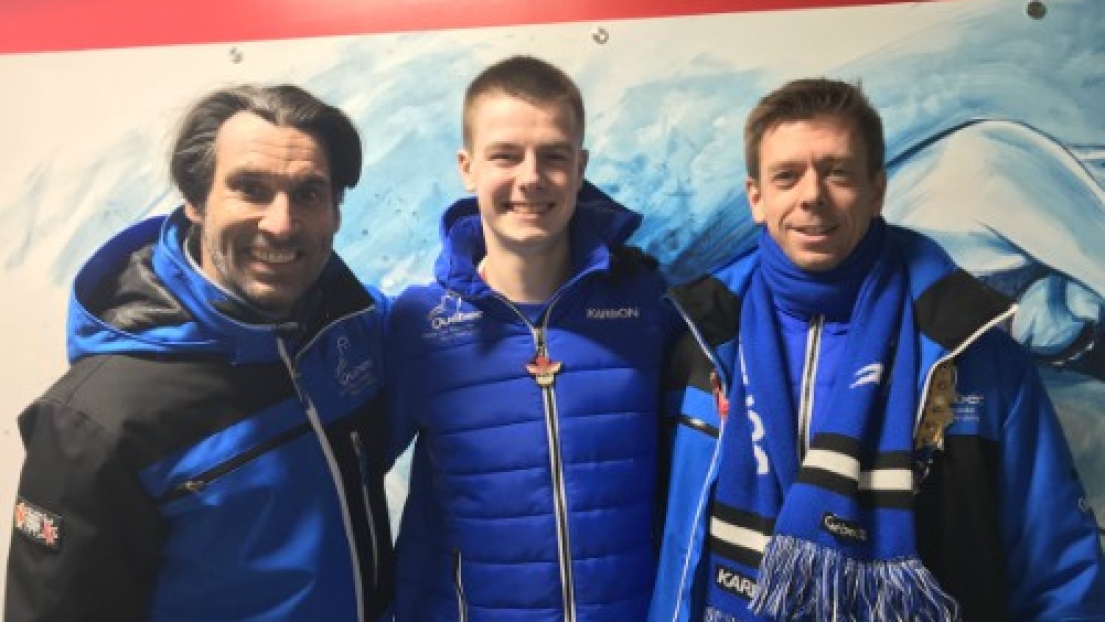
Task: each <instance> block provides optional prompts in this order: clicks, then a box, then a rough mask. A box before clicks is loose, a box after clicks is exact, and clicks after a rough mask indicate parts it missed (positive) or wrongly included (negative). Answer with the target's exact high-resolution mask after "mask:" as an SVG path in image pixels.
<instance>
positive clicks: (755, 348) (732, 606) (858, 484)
mask: <svg viewBox="0 0 1105 622" xmlns="http://www.w3.org/2000/svg"><path fill="white" fill-rule="evenodd" d="M760 249H761V253H760V257H761V258H760V261H761V266H760V268H761V269H760V270H757V273H756V274H755V275H754V276H753V278H752V281H751V283H750V288H749V291H748V293H747V296H746V297H745V298H744V301H743V304H742V308H741V323H740V345H739V348H738V352H739V354H738V358H739V361H738V364H739V368H740V371H741V373H740V377H739V378H735V379H733V381H732V384H733V387H732V389H731V391H730V396H731V397H730V404H731V407H732V410H731V412H730V414H729V421H728V423H727V424H726V428H725V431H724V435H723V437H722V441H721V442H722V449H721V451H722V454H721V463H720V470H719V475H718V481H717V486H716V489H715V494H714V504H713V507H712V511H711V522H710V541H709V550H710V567H709V572H710V577H709V578H710V581H709V583H708V586H709V587H708V588H707V593H706V613H705V619H706V620H708V621H711V622H724V621H728V620H817V621H829V620H833V621H845V620H856V621H860V620H863V621H867V620H871V621H880V622H887V621H898V620H901V621H910V622H913V621H922V622H928V621H932V622H936V621H945V620H955V619H956V618H957V611H956V609H957V607H956V603H955V601H954V600H952V599H951V598H950V597H949V596H948V595H947V594H945V593H944V592H943V591H942V590H941V589H940V587H939V586H938V585H937V584H936V581H935V579H934V578H933V577H932V575H931V574H930V572H929V571H928V570H927V569H926V568H925V567H924V566H923V565H922V564H921V561H920V559H919V557H918V554H917V550H916V543H915V540H914V524H913V513H912V510H911V507H912V502H913V471H912V463H913V461H912V446H913V442H912V434H913V427H914V417H915V413H916V412H917V406H918V404H917V400H918V395H917V389H916V377H917V369H918V353H917V339H918V336H917V335H916V334H915V329H914V322H913V315H912V307H911V305H910V300H909V296H907V283H906V278H905V272H904V268H903V266H902V261H901V259H900V258H899V257H898V255H897V253H896V252H895V250H894V249H893V248H892V247H891V245H890V244H888V243H887V234H886V225H885V222H884V221H882V220H881V219H880V220H876V221H874V222H873V223H872V227H871V230H870V231H869V232H868V234H867V236H866V237H865V238H864V240H863V241H862V242H861V244H860V246H859V247H858V248H857V249H856V251H855V252H854V253H853V254H852V256H850V257H849V259H848V260H847V261H846V262H845V263H844V264H843V265H842V266H841V267H839V268H836V269H834V270H832V271H828V272H824V273H808V272H803V271H801V270H800V269H798V268H797V267H796V266H794V265H793V264H792V263H791V262H790V261H789V260H788V259H787V258H786V256H785V255H784V254H783V252H782V250H781V249H779V247H778V246H777V245H776V244H775V243H774V242H773V241H772V240H771V238H770V236H768V235H766V234H765V235H762V236H761V240H760ZM765 275H767V276H765ZM780 287H785V294H784V293H783V290H781V289H780V290H777V289H776V288H780ZM849 291H850V293H848V294H847V296H846V300H844V301H843V302H845V303H850V301H851V300H853V299H854V301H855V302H854V305H852V306H851V307H850V310H851V324H850V329H849V332H848V335H847V337H846V341H845V346H844V351H843V354H842V355H841V358H840V363H841V364H840V366H839V368H838V371H837V372H836V374H837V378H836V380H835V381H834V383H833V385H832V389H831V390H830V394H829V395H827V396H825V395H822V396H819V399H824V400H827V401H826V402H825V403H824V404H823V405H822V406H820V407H819V413H820V414H819V416H818V417H817V419H816V420H815V421H813V422H812V428H811V431H810V445H809V450H808V452H807V453H806V455H805V458H804V459H803V460H802V462H801V463H799V459H798V450H797V448H798V442H799V440H798V439H797V432H796V428H797V423H796V422H797V412H796V410H795V407H794V406H795V405H794V404H792V403H791V402H792V399H791V391H790V387H788V386H787V382H786V378H787V373H786V368H785V361H786V356H785V354H784V352H783V347H784V346H783V342H782V337H781V334H780V331H779V327H778V321H777V316H776V313H777V311H776V309H777V308H778V307H779V306H781V305H782V306H787V305H794V304H799V305H807V306H810V305H812V307H813V308H815V309H819V310H820V311H822V312H825V311H829V310H830V309H828V308H825V307H826V306H827V307H829V308H831V307H833V306H837V305H838V304H840V303H841V302H842V301H841V300H833V296H839V294H840V292H849ZM853 296H854V298H853ZM845 317H847V313H845Z"/></svg>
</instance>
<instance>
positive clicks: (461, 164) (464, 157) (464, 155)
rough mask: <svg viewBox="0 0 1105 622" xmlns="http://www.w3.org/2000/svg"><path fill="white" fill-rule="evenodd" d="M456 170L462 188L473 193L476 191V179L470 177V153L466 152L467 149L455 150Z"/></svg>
mask: <svg viewBox="0 0 1105 622" xmlns="http://www.w3.org/2000/svg"><path fill="white" fill-rule="evenodd" d="M457 170H458V171H460V178H461V181H463V182H464V189H465V190H467V191H468V192H473V193H474V192H475V191H476V180H475V179H473V178H472V155H471V154H469V153H468V150H467V149H458V150H457Z"/></svg>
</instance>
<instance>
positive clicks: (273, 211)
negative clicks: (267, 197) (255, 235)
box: [257, 193, 298, 239]
mask: <svg viewBox="0 0 1105 622" xmlns="http://www.w3.org/2000/svg"><path fill="white" fill-rule="evenodd" d="M297 224H298V223H297V222H296V219H295V214H294V213H293V211H292V204H291V201H289V200H288V197H287V195H285V194H283V193H277V194H276V196H274V197H273V199H272V202H271V203H269V205H268V207H266V208H265V213H264V215H262V216H261V221H260V222H259V223H258V224H257V227H258V229H260V230H261V231H263V232H264V233H266V234H268V235H270V236H272V237H274V238H277V239H287V238H289V237H291V235H292V234H293V233H295V229H296V226H297Z"/></svg>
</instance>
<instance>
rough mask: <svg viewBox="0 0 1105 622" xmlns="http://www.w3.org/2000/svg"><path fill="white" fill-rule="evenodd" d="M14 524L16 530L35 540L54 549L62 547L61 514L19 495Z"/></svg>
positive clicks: (16, 501)
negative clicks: (45, 508) (49, 510)
mask: <svg viewBox="0 0 1105 622" xmlns="http://www.w3.org/2000/svg"><path fill="white" fill-rule="evenodd" d="M12 524H13V525H14V527H15V530H16V531H18V532H19V533H21V534H23V536H24V537H26V538H30V539H31V540H32V541H33V542H37V543H38V544H41V545H42V546H44V547H46V548H48V549H50V550H52V551H57V550H59V549H61V516H58V515H57V514H54V513H51V512H47V511H46V510H44V509H42V508H40V507H38V506H36V505H34V504H32V503H30V502H28V501H27V500H26V499H24V498H23V497H17V498H16V500H15V516H14V517H13V521H12Z"/></svg>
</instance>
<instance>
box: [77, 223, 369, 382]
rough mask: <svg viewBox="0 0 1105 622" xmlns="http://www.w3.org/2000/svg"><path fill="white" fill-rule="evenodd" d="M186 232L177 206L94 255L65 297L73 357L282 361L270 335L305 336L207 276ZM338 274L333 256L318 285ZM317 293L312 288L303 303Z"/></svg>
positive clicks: (298, 328) (342, 268)
mask: <svg viewBox="0 0 1105 622" xmlns="http://www.w3.org/2000/svg"><path fill="white" fill-rule="evenodd" d="M190 229H191V222H190V221H189V220H188V218H187V217H186V216H185V215H184V210H183V209H177V210H176V211H174V212H173V213H171V214H169V215H168V216H156V217H153V218H150V219H148V220H145V221H142V222H140V223H137V224H135V225H133V226H131V227H129V228H127V229H125V230H123V231H122V232H120V233H119V234H117V235H116V236H115V237H113V238H111V239H110V240H109V241H108V242H107V243H105V244H104V245H103V246H101V247H100V248H99V249H98V250H97V251H96V252H95V254H93V255H92V257H91V258H90V259H89V260H88V262H87V263H85V265H84V266H83V267H82V268H81V269H80V271H79V272H78V273H77V277H76V279H75V280H74V284H73V292H72V294H71V295H70V298H69V311H68V334H67V351H68V356H69V360H70V362H73V361H76V360H77V359H80V358H83V357H87V356H92V355H96V354H123V353H127V354H149V355H155V354H164V353H173V354H174V355H188V354H194V355H221V356H224V357H228V358H229V359H230V360H231V361H232V362H235V363H250V362H266V361H276V360H279V352H278V350H277V343H276V342H277V340H276V339H274V336H275V335H276V334H281V335H285V336H291V335H296V334H302V333H301V331H303V330H305V329H306V328H307V327H306V326H300V324H299V323H297V322H285V323H278V324H273V323H272V322H271V321H269V320H265V319H263V318H260V317H259V316H257V315H256V314H255V313H254V312H253V311H252V310H250V309H248V308H247V307H246V306H245V305H243V304H242V303H241V302H240V301H238V300H237V299H235V298H234V297H232V296H231V295H229V294H228V293H227V292H225V291H223V290H222V289H220V288H218V287H216V286H215V285H214V284H213V283H212V282H210V281H209V280H207V279H206V278H205V277H204V276H203V275H202V274H200V273H199V272H198V271H197V270H196V269H195V267H194V266H193V264H192V263H191V262H190V261H189V260H188V257H187V256H186V255H185V250H184V249H185V241H186V240H187V237H188V232H189V231H190ZM340 272H348V269H347V268H345V265H344V264H343V263H341V260H340V259H338V258H337V256H336V255H334V256H332V257H331V259H330V262H329V263H328V264H327V266H326V268H325V269H324V271H323V275H322V276H321V277H320V282H321V281H323V280H325V279H327V278H333V277H335V276H336V273H340ZM354 280H355V279H354ZM321 289H322V288H315V290H321ZM358 289H359V288H358ZM321 296H322V294H321V292H320V291H312V292H311V293H309V294H308V296H307V297H305V300H308V301H309V302H308V304H310V301H314V300H315V299H317V298H320V297H321ZM365 296H368V294H367V292H365ZM310 315H313V314H307V313H305V314H304V317H308V316H310Z"/></svg>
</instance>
